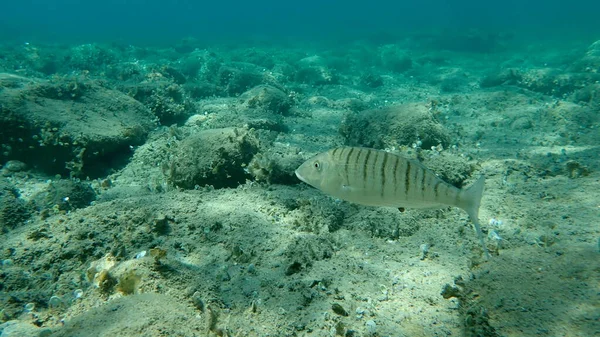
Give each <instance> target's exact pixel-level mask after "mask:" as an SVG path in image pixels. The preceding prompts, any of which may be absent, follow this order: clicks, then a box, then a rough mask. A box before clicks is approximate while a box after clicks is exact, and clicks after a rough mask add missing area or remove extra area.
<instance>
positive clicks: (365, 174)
mask: <svg viewBox="0 0 600 337" xmlns="http://www.w3.org/2000/svg"><path fill="white" fill-rule="evenodd" d="M371 152H373V151H370V150H367V156H366V157H365V161H364V163H363V165H362V168H363V187H364V188H365V189H366V188H367V167H368V166H367V165H369V157H371Z"/></svg>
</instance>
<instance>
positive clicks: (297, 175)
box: [294, 170, 308, 184]
mask: <svg viewBox="0 0 600 337" xmlns="http://www.w3.org/2000/svg"><path fill="white" fill-rule="evenodd" d="M294 173H295V174H296V177H298V179H300V180H302V182H304V183H307V182H306V180H304V178H302V176H301V175H300V173H298V170H296V171H294ZM307 184H308V183H307Z"/></svg>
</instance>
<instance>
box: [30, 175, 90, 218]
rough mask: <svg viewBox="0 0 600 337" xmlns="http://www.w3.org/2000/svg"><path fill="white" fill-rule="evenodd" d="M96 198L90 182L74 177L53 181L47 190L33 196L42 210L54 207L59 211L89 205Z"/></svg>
mask: <svg viewBox="0 0 600 337" xmlns="http://www.w3.org/2000/svg"><path fill="white" fill-rule="evenodd" d="M94 200H96V192H94V190H93V189H92V187H91V186H90V184H89V183H86V182H82V181H78V180H72V179H61V180H55V181H52V182H51V183H50V184H49V185H48V188H47V189H46V190H45V191H42V192H40V193H38V194H37V195H35V196H34V198H33V202H34V204H35V205H36V206H37V208H38V209H39V210H40V211H43V210H45V209H54V208H56V209H57V210H58V211H72V210H75V209H78V208H84V207H87V206H89V205H90V203H91V202H92V201H94Z"/></svg>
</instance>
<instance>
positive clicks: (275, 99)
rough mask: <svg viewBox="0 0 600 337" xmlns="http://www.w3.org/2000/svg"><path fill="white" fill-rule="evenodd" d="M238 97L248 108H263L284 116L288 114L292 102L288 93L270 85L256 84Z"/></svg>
mask: <svg viewBox="0 0 600 337" xmlns="http://www.w3.org/2000/svg"><path fill="white" fill-rule="evenodd" d="M240 98H241V99H242V100H244V104H245V105H246V106H247V107H248V108H251V109H263V110H265V111H268V112H271V113H275V114H279V115H284V116H285V115H287V114H288V112H289V110H290V108H291V107H292V104H293V101H292V99H291V98H290V97H289V95H287V94H286V93H285V92H283V91H282V90H281V89H278V88H275V87H273V86H270V85H259V86H256V87H254V88H252V89H250V90H248V91H246V92H245V93H243V94H242V95H241V96H240Z"/></svg>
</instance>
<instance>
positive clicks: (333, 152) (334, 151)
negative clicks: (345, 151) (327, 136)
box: [331, 147, 340, 160]
mask: <svg viewBox="0 0 600 337" xmlns="http://www.w3.org/2000/svg"><path fill="white" fill-rule="evenodd" d="M339 150H340V148H339V147H336V148H335V149H333V151H332V152H331V156H332V157H333V159H335V160H338V158H336V157H335V153H336V152H338V151H339Z"/></svg>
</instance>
